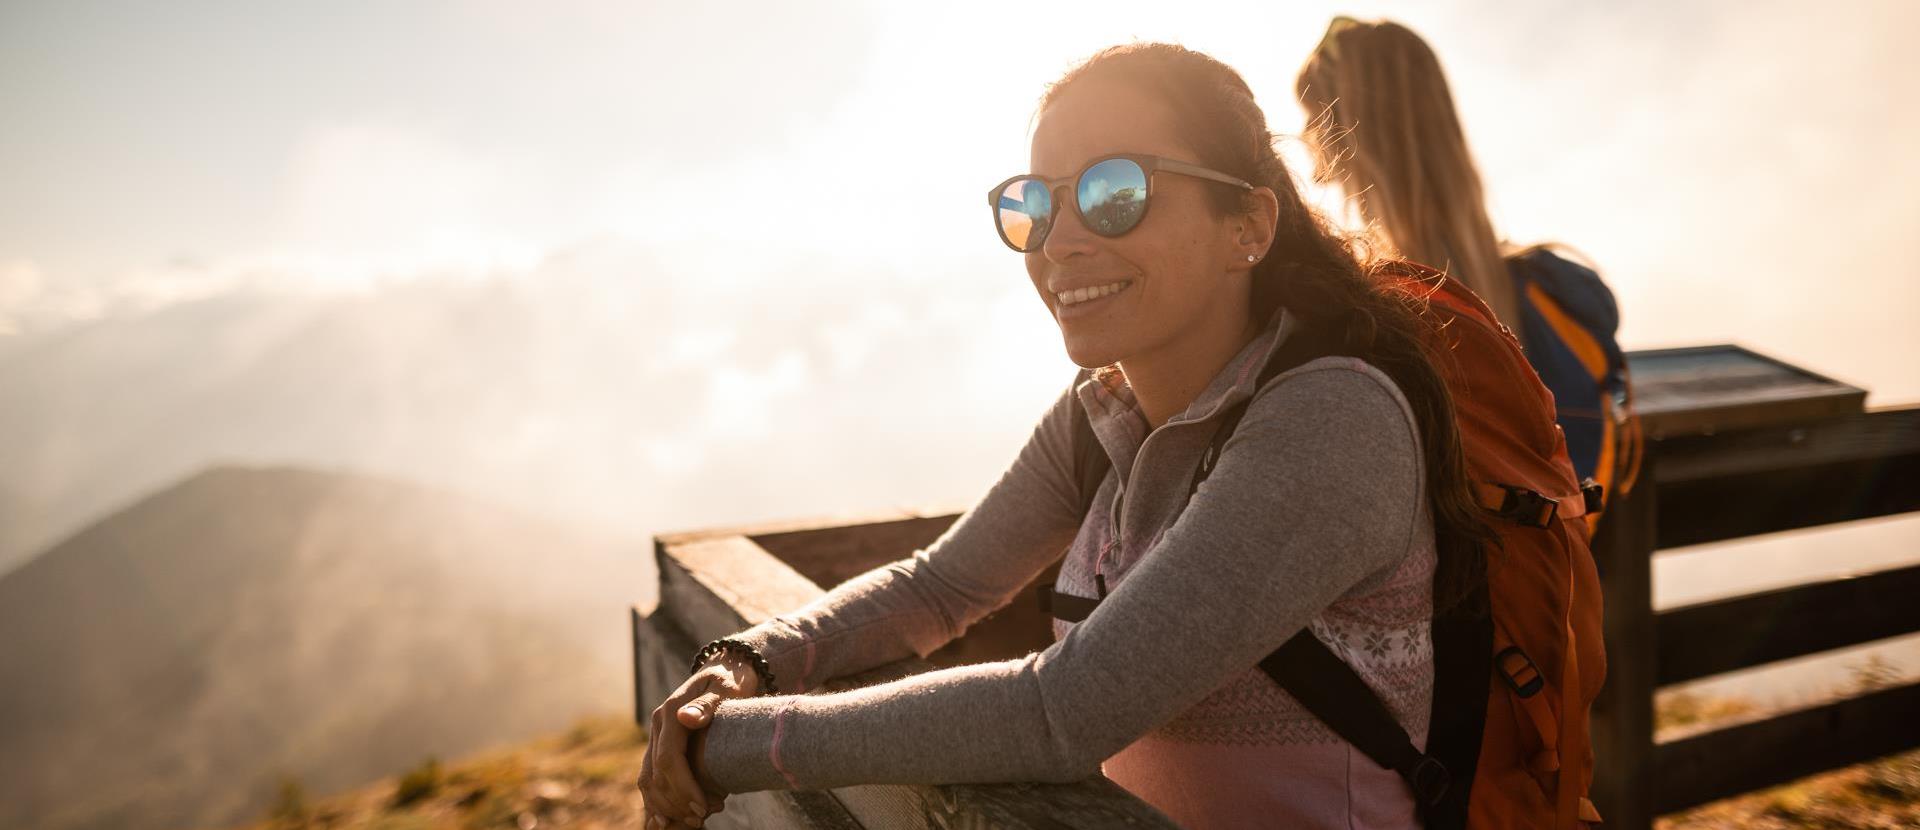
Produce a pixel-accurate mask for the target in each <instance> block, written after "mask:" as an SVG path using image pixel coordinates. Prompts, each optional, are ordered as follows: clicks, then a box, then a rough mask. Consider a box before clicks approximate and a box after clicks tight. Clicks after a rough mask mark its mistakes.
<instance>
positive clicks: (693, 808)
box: [654, 718, 707, 818]
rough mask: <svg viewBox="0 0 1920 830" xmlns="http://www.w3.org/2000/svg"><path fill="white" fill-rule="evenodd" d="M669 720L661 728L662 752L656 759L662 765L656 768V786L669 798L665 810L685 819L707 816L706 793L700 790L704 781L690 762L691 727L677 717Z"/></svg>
mask: <svg viewBox="0 0 1920 830" xmlns="http://www.w3.org/2000/svg"><path fill="white" fill-rule="evenodd" d="M666 721H667V722H666V725H665V728H664V729H662V730H661V732H662V734H661V735H660V749H659V755H658V756H657V757H656V758H655V761H656V762H657V763H658V766H657V768H656V769H655V770H654V774H655V776H656V779H655V782H654V785H655V788H656V789H659V790H660V791H661V795H662V796H663V797H665V798H666V799H667V800H668V803H667V804H666V805H663V807H664V811H665V812H666V813H667V814H668V815H674V816H679V817H682V818H695V817H698V818H705V817H706V815H707V797H706V793H705V792H704V791H702V790H701V789H700V783H699V782H698V781H696V780H695V779H694V777H693V767H692V766H691V765H689V764H688V763H687V728H686V727H684V726H681V725H680V722H679V720H678V719H676V718H667V719H666Z"/></svg>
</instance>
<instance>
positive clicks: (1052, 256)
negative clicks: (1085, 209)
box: [1040, 187, 1096, 262]
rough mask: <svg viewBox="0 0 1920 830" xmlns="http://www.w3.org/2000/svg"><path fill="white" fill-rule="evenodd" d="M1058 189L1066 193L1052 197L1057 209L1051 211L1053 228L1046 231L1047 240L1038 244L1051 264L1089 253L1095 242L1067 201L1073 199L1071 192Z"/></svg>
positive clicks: (1091, 233)
mask: <svg viewBox="0 0 1920 830" xmlns="http://www.w3.org/2000/svg"><path fill="white" fill-rule="evenodd" d="M1060 189H1061V190H1063V191H1067V192H1065V193H1060V194H1058V195H1056V196H1054V200H1053V203H1054V204H1055V205H1056V206H1057V207H1055V208H1054V211H1053V227H1052V228H1050V229H1048V231H1047V238H1046V239H1045V240H1043V241H1041V243H1040V251H1041V253H1043V254H1045V255H1046V257H1047V259H1048V260H1049V261H1052V262H1065V261H1066V260H1068V259H1069V258H1072V257H1074V256H1077V255H1081V254H1087V253H1091V252H1092V251H1093V246H1094V245H1095V240H1096V237H1095V236H1094V234H1093V232H1092V231H1089V230H1087V226H1086V224H1085V223H1083V222H1081V221H1080V211H1078V210H1075V209H1074V206H1073V204H1072V203H1070V202H1068V201H1067V200H1068V199H1072V198H1073V193H1072V191H1070V190H1067V188H1064V187H1063V188H1060Z"/></svg>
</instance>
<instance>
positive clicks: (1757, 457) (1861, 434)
mask: <svg viewBox="0 0 1920 830" xmlns="http://www.w3.org/2000/svg"><path fill="white" fill-rule="evenodd" d="M1655 448H1656V451H1657V452H1658V453H1659V455H1660V483H1661V484H1681V483H1686V482H1693V481H1700V480H1706V479H1723V478H1727V477H1731V476H1740V475H1750V474H1754V473H1767V472H1775V471H1779V470H1789V469H1795V468H1802V467H1819V466H1824V465H1828V464H1840V463H1847V462H1859V461H1875V460H1878V459H1883V458H1890V457H1898V456H1907V455H1920V407H1901V408H1886V409H1876V410H1874V411H1871V412H1863V413H1859V414H1855V415H1849V416H1846V417H1841V418H1835V419H1832V420H1827V421H1821V422H1817V423H1806V424H1797V425H1793V426H1782V427H1770V428H1764V429H1750V430H1741V431H1737V432H1722V433H1718V434H1714V435H1701V436H1689V437H1685V438H1669V439H1666V440H1664V441H1660V442H1659V443H1658V444H1656V445H1655Z"/></svg>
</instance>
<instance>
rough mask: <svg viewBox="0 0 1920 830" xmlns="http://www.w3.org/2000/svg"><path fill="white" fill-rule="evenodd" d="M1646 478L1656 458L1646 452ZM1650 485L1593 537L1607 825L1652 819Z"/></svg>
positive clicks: (1597, 726)
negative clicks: (1603, 649) (1600, 614)
mask: <svg viewBox="0 0 1920 830" xmlns="http://www.w3.org/2000/svg"><path fill="white" fill-rule="evenodd" d="M1646 463H1647V464H1648V465H1649V468H1646V469H1643V471H1642V475H1644V476H1647V477H1648V479H1647V480H1649V481H1651V480H1652V476H1653V474H1654V470H1653V469H1652V468H1653V467H1657V466H1658V460H1657V459H1655V458H1652V457H1649V458H1648V459H1647V461H1646ZM1659 509H1660V505H1659V499H1658V498H1657V495H1656V487H1655V486H1642V487H1639V488H1636V489H1635V490H1633V491H1632V492H1631V493H1629V494H1628V495H1627V496H1626V497H1624V498H1622V499H1621V500H1620V501H1618V502H1617V503H1615V504H1614V505H1613V506H1612V507H1611V508H1610V509H1609V510H1608V511H1607V514H1606V516H1605V518H1604V519H1603V520H1602V523H1601V525H1600V529H1599V532H1598V533H1597V534H1596V535H1595V538H1594V548H1593V550H1594V558H1595V561H1596V562H1597V563H1598V564H1599V566H1600V573H1601V580H1602V590H1603V591H1604V601H1605V603H1606V608H1605V617H1604V620H1605V622H1604V626H1605V629H1604V630H1605V632H1606V639H1607V682H1606V685H1605V686H1603V687H1602V688H1601V690H1600V697H1599V698H1598V699H1597V700H1595V701H1594V707H1593V748H1594V799H1593V800H1594V802H1595V803H1596V804H1597V805H1598V806H1599V808H1600V814H1601V815H1602V816H1605V817H1606V819H1607V826H1608V827H1624V828H1633V830H1641V829H1642V828H1647V827H1651V826H1652V825H1653V818H1654V815H1655V814H1654V811H1653V802H1652V792H1651V789H1650V787H1651V785H1652V777H1653V772H1654V770H1653V691H1654V685H1655V684H1654V647H1655V642H1656V640H1655V629H1654V617H1653V557H1652V556H1651V555H1650V554H1651V553H1652V550H1653V533H1654V523H1655V519H1656V518H1657V515H1658V511H1659Z"/></svg>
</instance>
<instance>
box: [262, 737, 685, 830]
mask: <svg viewBox="0 0 1920 830" xmlns="http://www.w3.org/2000/svg"><path fill="white" fill-rule="evenodd" d="M646 747H647V740H646V733H645V732H644V731H643V730H641V729H640V728H639V727H637V726H635V725H634V723H633V722H632V720H631V719H630V718H628V717H625V716H618V715H609V716H604V717H595V718H588V719H585V720H582V721H580V722H579V723H576V724H575V725H574V726H573V728H571V729H569V730H567V731H566V732H565V733H564V734H561V735H558V736H554V737H550V738H546V739H543V740H540V741H537V742H534V743H531V744H527V745H525V746H521V747H515V748H513V749H507V750H501V751H496V752H490V753H486V754H482V755H478V756H475V757H473V758H469V759H466V760H463V761H460V762H457V763H451V764H443V763H441V762H440V761H438V760H437V759H432V758H428V759H424V760H423V761H422V762H421V764H420V765H419V766H418V767H416V768H414V769H412V770H410V771H408V772H406V773H405V774H403V775H400V776H396V777H394V778H390V779H387V780H384V781H381V782H378V783H376V784H371V785H368V786H366V787H363V788H361V789H359V790H355V791H353V792H349V793H343V794H340V795H336V796H330V797H327V798H323V799H318V800H311V801H310V800H309V799H308V798H307V797H306V794H305V793H304V791H303V790H302V789H301V787H300V785H299V783H298V782H296V781H291V780H287V781H283V782H282V784H281V788H280V794H279V797H278V798H277V799H276V801H275V803H274V806H273V807H272V809H271V810H270V811H269V812H268V814H267V816H266V817H265V818H264V819H263V820H262V821H260V822H258V823H255V824H251V825H247V830H494V829H496V828H497V830H538V828H542V827H570V828H571V827H577V828H588V829H589V830H591V829H592V828H633V827H638V826H640V819H641V816H642V810H641V805H640V794H639V792H638V791H636V790H635V789H634V786H633V779H634V778H636V777H637V776H638V775H639V774H640V759H641V756H642V755H643V754H645V752H646Z"/></svg>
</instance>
